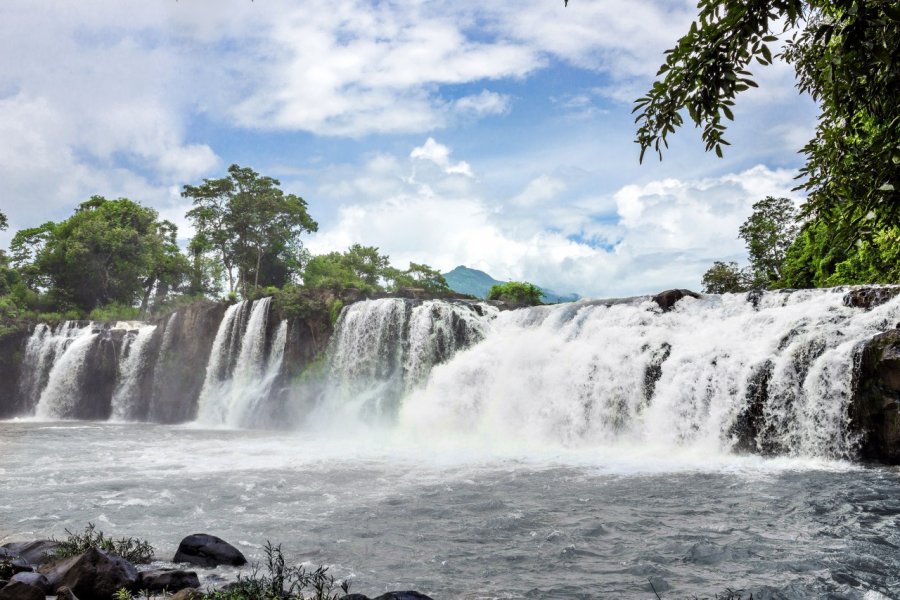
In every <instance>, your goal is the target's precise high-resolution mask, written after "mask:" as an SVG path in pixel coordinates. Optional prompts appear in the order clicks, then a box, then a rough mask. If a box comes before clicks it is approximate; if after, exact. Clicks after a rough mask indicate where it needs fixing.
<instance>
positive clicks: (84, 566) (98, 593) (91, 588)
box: [40, 548, 138, 600]
mask: <svg viewBox="0 0 900 600" xmlns="http://www.w3.org/2000/svg"><path fill="white" fill-rule="evenodd" d="M40 571H41V573H43V574H44V575H46V576H47V579H48V580H49V581H50V589H51V590H58V589H59V588H60V587H62V586H66V587H69V588H70V589H71V590H72V592H73V593H74V594H75V595H76V596H78V598H80V600H110V599H111V598H112V597H113V595H114V594H115V593H116V591H117V590H118V589H119V588H125V589H127V590H130V589H132V588H133V587H134V584H135V583H136V582H137V578H138V572H137V569H135V568H134V565H132V564H131V563H129V562H128V561H127V560H125V559H124V558H120V557H118V556H114V555H112V554H108V553H107V552H104V551H103V550H97V549H96V548H91V549H90V550H88V551H87V552H85V553H84V554H80V555H78V556H73V557H72V558H67V559H63V560H61V561H58V562H55V563H51V564H48V565H44V566H43V567H41V569H40Z"/></svg>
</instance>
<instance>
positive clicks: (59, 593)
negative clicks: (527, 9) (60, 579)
mask: <svg viewBox="0 0 900 600" xmlns="http://www.w3.org/2000/svg"><path fill="white" fill-rule="evenodd" d="M56 600H78V597H77V596H76V595H75V594H74V593H73V592H72V590H71V589H69V588H68V587H66V586H62V587H61V588H59V589H58V590H56Z"/></svg>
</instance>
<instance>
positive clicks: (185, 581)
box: [136, 569, 200, 594]
mask: <svg viewBox="0 0 900 600" xmlns="http://www.w3.org/2000/svg"><path fill="white" fill-rule="evenodd" d="M197 587H200V580H199V579H198V578H197V573H195V572H194V571H181V570H178V569H154V570H152V571H141V572H140V573H138V581H137V585H136V589H139V590H147V591H150V592H161V591H163V590H165V591H167V592H169V593H170V594H171V593H175V592H178V591H181V590H183V589H186V588H197Z"/></svg>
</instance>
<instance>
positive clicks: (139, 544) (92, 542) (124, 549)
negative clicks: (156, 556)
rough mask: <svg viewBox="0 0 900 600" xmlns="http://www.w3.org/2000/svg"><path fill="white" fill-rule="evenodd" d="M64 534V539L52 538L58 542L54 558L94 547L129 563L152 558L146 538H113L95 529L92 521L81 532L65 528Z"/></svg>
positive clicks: (72, 554) (75, 554)
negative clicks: (65, 536)
mask: <svg viewBox="0 0 900 600" xmlns="http://www.w3.org/2000/svg"><path fill="white" fill-rule="evenodd" d="M66 535H68V537H67V538H66V539H64V540H54V541H58V542H59V547H58V548H57V549H56V550H55V551H54V552H53V555H54V557H56V558H69V557H71V556H78V555H79V554H83V553H85V552H87V551H88V550H90V549H91V548H96V549H98V550H103V551H105V552H108V553H110V554H114V555H116V556H118V557H120V558H124V559H125V560H127V561H128V562H130V563H136V564H141V563H149V562H150V561H152V560H153V546H151V545H150V543H149V542H147V541H146V540H141V539H138V538H133V537H123V538H122V539H119V540H114V539H111V538H108V537H106V535H105V534H104V533H103V532H102V531H99V530H97V529H96V528H95V527H94V524H93V523H88V524H87V527H85V528H84V531H83V532H81V533H73V532H71V531H69V530H68V529H66Z"/></svg>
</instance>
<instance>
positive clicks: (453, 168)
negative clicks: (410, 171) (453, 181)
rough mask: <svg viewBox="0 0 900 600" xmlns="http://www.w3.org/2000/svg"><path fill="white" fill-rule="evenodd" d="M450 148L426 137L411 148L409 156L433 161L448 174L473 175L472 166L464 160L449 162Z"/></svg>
mask: <svg viewBox="0 0 900 600" xmlns="http://www.w3.org/2000/svg"><path fill="white" fill-rule="evenodd" d="M450 154H451V150H450V149H449V148H448V147H447V146H444V145H443V144H438V143H437V142H436V141H434V138H428V139H427V140H425V143H424V144H423V145H421V146H418V147H416V148H413V150H412V152H410V153H409V157H410V158H412V159H418V160H427V161H430V162H433V163H434V164H436V165H437V166H439V167H441V168H442V169H443V170H444V173H447V174H449V175H453V174H456V175H465V176H466V177H474V175H473V173H472V167H470V166H469V163H467V162H466V161H460V162H458V163H455V164H454V163H451V162H450Z"/></svg>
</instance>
